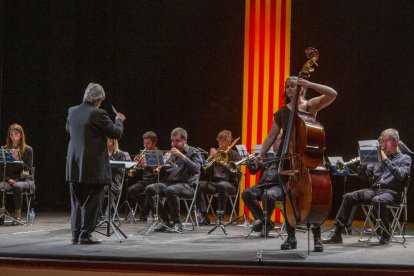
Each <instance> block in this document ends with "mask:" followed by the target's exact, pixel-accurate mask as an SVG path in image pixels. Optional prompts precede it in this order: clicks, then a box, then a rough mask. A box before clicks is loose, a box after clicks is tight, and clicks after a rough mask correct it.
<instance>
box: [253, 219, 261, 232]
mask: <svg viewBox="0 0 414 276" xmlns="http://www.w3.org/2000/svg"><path fill="white" fill-rule="evenodd" d="M262 229H263V222H262V221H261V220H260V219H257V220H255V221H253V223H252V231H253V232H261V231H262Z"/></svg>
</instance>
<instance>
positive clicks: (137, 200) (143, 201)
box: [128, 131, 158, 220]
mask: <svg viewBox="0 0 414 276" xmlns="http://www.w3.org/2000/svg"><path fill="white" fill-rule="evenodd" d="M142 139H143V144H144V152H143V153H141V154H139V155H137V156H135V158H134V161H136V162H137V166H138V167H140V168H142V178H141V179H140V180H139V181H138V182H136V183H135V184H133V185H132V186H131V187H129V188H128V202H129V204H130V206H131V207H132V208H134V206H135V205H136V204H138V205H139V206H140V210H141V216H140V217H141V220H146V218H147V215H148V212H149V207H148V204H147V198H146V196H145V195H144V194H143V192H144V191H145V187H146V186H148V185H149V184H152V183H155V182H157V178H158V177H157V175H156V174H154V172H153V169H154V168H153V167H149V166H145V164H144V154H145V151H150V150H156V149H157V142H158V136H157V134H156V133H155V132H154V131H147V132H145V133H144V135H142Z"/></svg>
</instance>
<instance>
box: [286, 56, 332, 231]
mask: <svg viewBox="0 0 414 276" xmlns="http://www.w3.org/2000/svg"><path fill="white" fill-rule="evenodd" d="M305 54H306V57H307V58H308V60H307V61H306V62H305V64H304V65H303V67H302V70H301V71H300V72H299V74H298V77H299V78H309V77H310V73H311V72H313V71H314V68H313V66H314V65H317V63H316V61H317V60H318V57H319V54H318V51H317V50H316V49H314V48H307V49H306V51H305ZM299 94H300V87H299V86H297V87H296V91H295V96H294V98H293V102H292V110H291V113H290V116H289V121H288V123H287V126H286V128H285V130H284V131H285V139H284V143H283V147H282V151H281V155H280V157H281V158H280V162H279V167H278V173H279V175H280V176H281V180H282V187H283V189H284V192H285V195H286V199H285V219H287V221H288V222H289V224H290V225H291V226H296V225H297V224H306V225H307V226H308V227H309V226H310V224H322V223H323V222H324V221H325V220H326V218H327V217H328V215H329V211H330V208H331V204H332V187H331V181H330V177H329V171H328V170H326V169H325V167H324V152H325V149H326V145H325V131H324V128H323V126H322V125H321V124H320V123H319V122H318V121H316V118H315V116H314V115H313V114H311V113H308V112H305V111H302V110H299V108H298V98H299Z"/></svg>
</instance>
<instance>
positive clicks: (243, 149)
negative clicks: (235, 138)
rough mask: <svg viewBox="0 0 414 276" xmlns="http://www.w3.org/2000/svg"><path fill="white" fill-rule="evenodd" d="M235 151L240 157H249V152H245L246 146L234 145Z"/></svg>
mask: <svg viewBox="0 0 414 276" xmlns="http://www.w3.org/2000/svg"><path fill="white" fill-rule="evenodd" d="M236 149H237V151H238V152H239V154H240V157H242V158H243V157H246V156H248V155H249V152H248V151H247V148H246V145H241V144H240V145H236Z"/></svg>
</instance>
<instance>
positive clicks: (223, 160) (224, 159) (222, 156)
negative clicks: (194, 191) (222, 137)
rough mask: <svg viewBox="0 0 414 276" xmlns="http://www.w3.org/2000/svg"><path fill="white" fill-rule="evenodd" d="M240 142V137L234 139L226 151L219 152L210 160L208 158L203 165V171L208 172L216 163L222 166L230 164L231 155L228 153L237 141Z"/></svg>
mask: <svg viewBox="0 0 414 276" xmlns="http://www.w3.org/2000/svg"><path fill="white" fill-rule="evenodd" d="M239 140H240V137H237V138H236V139H234V141H233V142H231V144H230V145H229V146H228V147H227V148H226V149H225V150H221V149H219V150H217V152H216V154H214V155H211V156H210V157H209V158H207V160H206V162H205V164H204V165H203V169H204V170H207V169H208V168H209V167H211V166H212V165H213V164H214V163H216V162H217V163H220V164H227V163H228V162H229V154H228V151H229V150H230V149H231V148H232V147H233V146H234V145H235V144H236V143H237V141H239Z"/></svg>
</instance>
